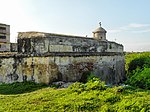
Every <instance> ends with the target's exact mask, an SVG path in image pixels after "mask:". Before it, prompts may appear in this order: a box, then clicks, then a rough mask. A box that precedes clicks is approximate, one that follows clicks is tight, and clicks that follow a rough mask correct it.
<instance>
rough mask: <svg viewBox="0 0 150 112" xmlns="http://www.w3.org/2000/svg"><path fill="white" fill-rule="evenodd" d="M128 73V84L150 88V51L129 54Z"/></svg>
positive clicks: (127, 57) (127, 59)
mask: <svg viewBox="0 0 150 112" xmlns="http://www.w3.org/2000/svg"><path fill="white" fill-rule="evenodd" d="M126 73H127V77H128V79H127V81H126V84H129V85H131V86H134V87H139V88H143V89H150V52H144V53H133V54H127V55H126Z"/></svg>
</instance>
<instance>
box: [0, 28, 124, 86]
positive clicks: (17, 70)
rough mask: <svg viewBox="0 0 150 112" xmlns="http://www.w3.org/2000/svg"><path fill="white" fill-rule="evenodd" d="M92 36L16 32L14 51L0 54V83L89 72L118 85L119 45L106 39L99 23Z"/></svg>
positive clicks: (71, 78) (121, 55)
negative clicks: (16, 46)
mask: <svg viewBox="0 0 150 112" xmlns="http://www.w3.org/2000/svg"><path fill="white" fill-rule="evenodd" d="M93 36H94V37H93V38H87V37H80V36H71V35H62V34H53V33H43V32H19V33H18V53H8V54H1V55H0V71H1V72H0V82H6V83H11V82H16V81H19V82H22V81H35V82H37V83H46V84H50V83H52V82H54V81H64V82H75V81H79V80H80V79H81V78H82V76H83V74H85V73H86V72H92V73H93V74H95V75H96V76H98V77H99V78H100V79H101V80H103V81H105V82H106V83H107V84H118V83H120V82H122V81H123V80H124V79H125V78H126V76H125V57H124V52H123V45H121V44H118V43H116V42H111V41H107V39H106V30H105V29H104V28H102V27H101V26H100V27H99V28H98V29H96V31H94V32H93Z"/></svg>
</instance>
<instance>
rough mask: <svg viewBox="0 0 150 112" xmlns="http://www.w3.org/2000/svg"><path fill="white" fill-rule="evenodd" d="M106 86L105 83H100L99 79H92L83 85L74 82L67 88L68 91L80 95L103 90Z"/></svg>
mask: <svg viewBox="0 0 150 112" xmlns="http://www.w3.org/2000/svg"><path fill="white" fill-rule="evenodd" d="M105 89H106V86H105V83H104V82H102V81H100V79H99V78H97V77H93V78H91V79H89V81H88V82H87V83H85V84H83V83H80V82H75V83H73V84H72V85H70V86H69V88H68V90H71V91H73V92H78V93H81V92H83V91H90V90H105Z"/></svg>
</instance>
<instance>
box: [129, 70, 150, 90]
mask: <svg viewBox="0 0 150 112" xmlns="http://www.w3.org/2000/svg"><path fill="white" fill-rule="evenodd" d="M127 83H128V84H130V85H132V86H135V87H140V88H143V89H150V68H146V67H145V68H144V69H143V70H141V69H139V68H137V69H136V70H135V71H134V75H132V76H131V77H130V79H128V80H127Z"/></svg>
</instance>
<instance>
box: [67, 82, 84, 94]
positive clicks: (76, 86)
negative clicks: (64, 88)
mask: <svg viewBox="0 0 150 112" xmlns="http://www.w3.org/2000/svg"><path fill="white" fill-rule="evenodd" d="M68 90H71V91H72V92H78V93H81V92H83V91H84V90H85V85H84V84H83V83H80V82H75V83H73V84H71V85H70V86H69V87H68Z"/></svg>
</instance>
